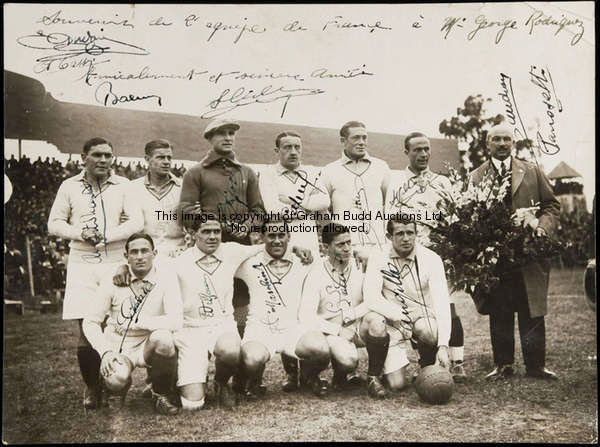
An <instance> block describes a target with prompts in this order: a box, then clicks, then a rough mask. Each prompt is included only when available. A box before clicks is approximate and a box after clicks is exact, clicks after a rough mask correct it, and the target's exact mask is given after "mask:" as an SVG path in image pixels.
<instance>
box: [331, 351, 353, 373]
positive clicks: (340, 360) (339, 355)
mask: <svg viewBox="0 0 600 447" xmlns="http://www.w3.org/2000/svg"><path fill="white" fill-rule="evenodd" d="M352 348H353V349H352ZM331 354H332V357H333V358H334V359H335V363H336V369H338V370H339V371H340V372H345V373H349V372H352V371H354V370H355V369H356V368H357V367H358V352H357V351H356V348H355V347H354V346H352V347H348V348H338V349H332V350H331Z"/></svg>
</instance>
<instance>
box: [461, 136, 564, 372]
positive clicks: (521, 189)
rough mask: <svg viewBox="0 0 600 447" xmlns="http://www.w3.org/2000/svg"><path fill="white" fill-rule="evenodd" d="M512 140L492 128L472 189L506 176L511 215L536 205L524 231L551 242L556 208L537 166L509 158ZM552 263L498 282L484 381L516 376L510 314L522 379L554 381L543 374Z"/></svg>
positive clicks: (513, 273)
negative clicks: (523, 369) (490, 353)
mask: <svg viewBox="0 0 600 447" xmlns="http://www.w3.org/2000/svg"><path fill="white" fill-rule="evenodd" d="M513 144H514V140H513V137H512V131H511V129H510V128H507V127H504V126H496V127H494V128H492V129H491V130H490V132H489V133H488V136H487V146H488V149H489V151H490V155H491V158H490V160H488V161H486V162H485V163H483V164H482V165H481V166H479V167H478V168H477V169H475V170H474V171H473V172H472V173H471V178H472V180H473V182H474V183H475V184H477V183H479V182H481V181H482V180H483V179H484V178H486V177H487V176H493V177H494V178H496V179H499V178H501V177H502V176H504V175H510V181H511V187H510V188H509V191H511V194H510V195H508V193H507V197H506V203H507V205H510V206H511V208H512V210H513V211H515V210H516V209H518V208H527V207H531V206H533V205H534V204H537V203H539V204H540V209H541V214H540V215H539V217H538V218H533V217H532V218H531V219H530V220H529V222H528V223H527V225H529V227H530V228H531V229H532V231H533V232H534V234H535V235H536V236H539V237H543V236H550V235H551V234H552V232H553V231H554V229H555V227H556V225H557V223H558V215H559V212H560V203H559V202H558V200H556V198H555V197H554V194H553V192H552V187H551V186H550V183H549V181H548V178H547V177H546V175H545V174H544V172H543V171H542V170H541V169H540V168H539V167H538V166H537V165H535V164H532V163H527V162H524V161H521V160H517V159H515V158H514V157H512V156H511V151H512V148H513ZM549 276H550V263H549V262H548V261H547V260H540V261H538V262H535V263H530V264H528V265H526V266H524V267H522V268H518V269H516V270H512V271H507V272H505V273H503V274H501V276H500V283H499V285H498V286H497V287H496V288H495V289H494V290H493V291H492V292H491V293H490V296H489V303H488V304H489V307H488V309H489V315H490V335H491V341H492V351H493V353H494V363H495V365H496V367H495V368H494V369H493V371H491V372H490V373H489V374H488V375H487V376H486V379H491V380H495V379H500V378H506V377H510V376H512V375H513V374H514V367H513V363H514V350H515V336H514V330H515V329H514V325H515V322H514V318H515V317H514V314H515V312H517V314H518V321H519V334H520V337H521V346H522V349H523V360H524V362H525V367H526V370H527V373H526V375H527V376H530V377H537V378H542V379H556V378H557V376H556V374H555V373H553V372H552V371H549V370H548V369H546V368H545V356H546V328H545V323H544V315H546V313H547V311H548V309H547V297H548V280H549Z"/></svg>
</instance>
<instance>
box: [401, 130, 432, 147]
mask: <svg viewBox="0 0 600 447" xmlns="http://www.w3.org/2000/svg"><path fill="white" fill-rule="evenodd" d="M421 137H425V138H427V135H425V134H424V133H422V132H411V133H409V134H408V135H407V136H406V137H404V149H406V150H407V151H408V142H409V141H410V140H412V139H413V138H421Z"/></svg>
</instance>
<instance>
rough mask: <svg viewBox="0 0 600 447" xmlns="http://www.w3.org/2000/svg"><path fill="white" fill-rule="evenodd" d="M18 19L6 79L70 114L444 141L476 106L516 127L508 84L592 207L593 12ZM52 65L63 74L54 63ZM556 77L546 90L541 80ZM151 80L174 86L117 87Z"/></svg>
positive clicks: (120, 14)
mask: <svg viewBox="0 0 600 447" xmlns="http://www.w3.org/2000/svg"><path fill="white" fill-rule="evenodd" d="M159 18H162V19H161V20H160V21H158V19H159ZM4 19H5V23H4V34H5V40H4V42H5V47H4V50H5V53H4V63H5V69H8V70H12V71H15V72H17V73H21V74H24V75H26V76H30V77H33V78H35V79H38V80H39V81H41V82H42V83H43V84H44V85H45V87H46V89H47V91H49V92H50V93H51V94H52V95H53V96H54V98H56V99H58V100H60V101H69V102H75V103H83V104H95V105H102V106H106V107H119V108H129V109H134V110H151V111H162V112H172V113H183V114H190V115H200V116H205V117H209V116H213V115H214V114H216V113H217V112H218V113H223V114H222V115H220V116H221V117H231V118H236V119H240V120H247V121H265V122H274V123H290V124H302V125H309V126H316V127H330V128H339V127H340V126H341V124H342V123H344V122H346V121H348V120H353V119H358V120H360V121H363V122H365V123H366V124H367V127H368V129H369V130H372V131H378V132H389V133H398V134H406V133H408V132H411V131H414V130H420V131H422V132H425V133H426V134H428V135H430V136H433V137H438V136H440V133H439V123H440V122H441V121H442V120H443V119H446V118H450V117H451V116H453V115H454V114H455V113H456V109H457V107H459V106H461V105H462V104H463V102H464V100H465V99H466V97H467V96H469V95H472V94H482V95H483V96H484V97H485V98H491V99H492V101H490V102H488V103H486V108H487V110H488V112H489V113H490V114H497V113H504V114H506V113H507V103H506V101H504V100H503V98H502V96H501V94H502V93H503V92H504V89H503V85H502V83H501V74H504V77H503V78H502V79H504V81H505V82H504V85H506V84H507V81H506V80H507V79H509V78H510V81H511V82H512V91H513V95H514V100H513V101H511V102H510V103H511V104H512V103H513V102H516V110H518V112H519V115H520V117H521V121H522V125H521V123H520V122H515V125H514V128H515V129H523V128H524V129H525V132H527V134H528V135H529V136H530V138H532V139H534V140H535V139H536V137H535V136H536V133H537V132H538V131H539V132H540V136H541V138H543V139H544V140H545V141H547V142H548V141H552V142H554V143H556V146H557V147H558V148H559V150H558V151H556V150H552V151H551V152H556V153H553V154H552V155H543V156H542V157H541V158H540V160H539V161H540V163H541V164H542V165H543V166H544V168H545V169H546V171H547V172H549V171H550V170H551V169H552V168H553V167H554V166H556V165H557V164H558V163H559V162H560V161H566V162H567V163H568V164H569V165H571V166H572V167H573V168H574V169H575V170H577V171H578V172H579V173H580V174H582V176H583V179H584V192H585V193H586V197H587V199H588V205H590V201H591V198H592V197H593V193H594V188H595V163H594V157H595V150H594V149H595V133H594V125H595V108H594V97H595V95H594V87H595V85H594V78H595V72H594V49H595V48H594V43H595V35H594V4H593V2H564V3H563V2H561V3H536V2H520V3H501V4H494V3H485V4H484V3H471V4H426V5H410V4H404V5H372V4H371V5H357V4H353V5H344V4H335V5H168V6H164V5H135V6H131V5H28V4H26V5H15V4H8V5H5V15H4ZM100 22H104V23H100ZM108 22H110V23H108ZM150 23H170V25H150ZM445 24H453V25H452V26H451V27H449V26H446V27H444V25H445ZM286 27H287V28H286ZM284 29H287V31H286V30H284ZM290 29H296V30H297V31H291V30H290ZM502 30H504V31H502ZM497 40H499V41H498V42H496V41H497ZM86 44H87V45H86ZM82 48H83V49H84V51H81V49H82ZM99 48H100V50H99ZM102 48H104V50H102ZM107 48H108V50H107ZM86 49H87V53H85V50H86ZM113 50H114V51H113ZM115 51H116V52H117V53H115ZM77 53H79V54H77ZM122 53H137V54H122ZM73 54H76V55H75V56H72V55H73ZM65 56H72V57H67V58H66V59H64V58H65ZM49 57H50V58H55V59H59V60H55V61H54V62H52V63H50V64H48V62H46V63H40V61H38V60H39V59H40V58H49ZM90 62H91V63H92V65H93V69H91V70H90ZM144 67H147V68H144ZM192 69H193V70H194V72H193V75H192V79H191V80H189V79H182V78H185V76H186V75H189V73H190V71H191V70H192ZM542 69H544V73H545V76H544V77H545V79H546V82H540V81H539V78H536V77H535V76H534V75H536V74H537V75H538V77H539V76H541V70H542ZM144 70H145V71H144ZM90 71H91V73H92V74H91V75H89V76H88V77H87V81H88V83H86V73H88V74H89V73H90ZM140 72H143V73H144V74H145V76H156V75H160V76H163V77H162V78H160V79H136V80H123V79H114V78H115V76H117V77H118V76H121V77H123V76H126V75H127V74H131V75H136V74H138V75H139V73H140ZM219 73H223V74H222V75H221V76H218V75H219ZM244 73H246V74H245V75H244ZM531 73H533V74H534V75H532V74H531ZM548 73H550V76H548ZM267 75H270V77H269V76H267ZM110 76H112V78H111V77H110ZM165 76H170V77H165ZM211 76H212V77H211ZM549 77H551V78H552V82H551V83H550V82H549V81H548V79H549ZM236 78H237V79H236ZM536 79H537V82H536ZM544 87H547V88H548V90H545V89H544ZM250 90H252V92H249V91H250ZM260 92H262V94H259V93H260ZM286 94H291V95H294V96H292V97H290V98H289V100H288V101H287V104H286V98H285V97H283V98H279V99H278V97H281V96H285V95H286ZM130 95H131V96H130ZM232 95H234V97H233V99H232ZM244 95H246V96H245V97H244ZM295 95H302V96H295ZM115 98H120V99H125V101H120V100H118V101H116V103H115V104H113V102H114V100H115ZM128 98H138V99H136V100H132V101H127V99H128ZM141 98H144V99H141ZM511 98H512V96H511ZM159 99H160V101H159ZM228 99H232V101H230V102H228V101H227V100H228ZM257 100H258V101H262V103H261V102H257ZM267 101H271V102H267ZM217 103H218V107H225V106H235V105H237V107H234V108H233V110H229V111H223V109H218V110H215V109H214V108H213V107H211V105H212V106H216V105H217ZM244 103H248V104H247V105H239V104H244ZM284 104H285V109H284ZM559 109H560V110H561V111H558V110H559ZM513 111H514V108H513ZM282 112H284V114H283V117H282V116H281V115H282ZM548 112H550V114H551V115H549V114H548ZM546 147H550V148H551V149H552V148H553V147H554V146H546Z"/></svg>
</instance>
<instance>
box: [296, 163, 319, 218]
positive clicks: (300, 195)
mask: <svg viewBox="0 0 600 447" xmlns="http://www.w3.org/2000/svg"><path fill="white" fill-rule="evenodd" d="M296 175H297V176H298V178H299V179H300V180H302V183H301V184H300V186H299V187H298V190H297V191H296V196H288V198H289V199H290V200H291V201H292V204H291V207H292V210H293V211H296V212H297V211H298V210H299V209H300V208H302V205H301V204H302V201H303V200H304V197H305V196H306V187H307V186H308V185H310V186H312V187H313V188H314V189H313V191H312V192H311V194H312V193H313V192H314V191H315V190H316V191H319V192H321V193H323V194H325V191H323V190H321V189H319V187H318V186H317V185H316V183H317V181H318V180H319V177H321V171H319V173H318V174H317V177H316V178H315V181H314V182H311V181H310V180H309V179H308V175H307V174H306V173H304V172H303V171H296Z"/></svg>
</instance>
